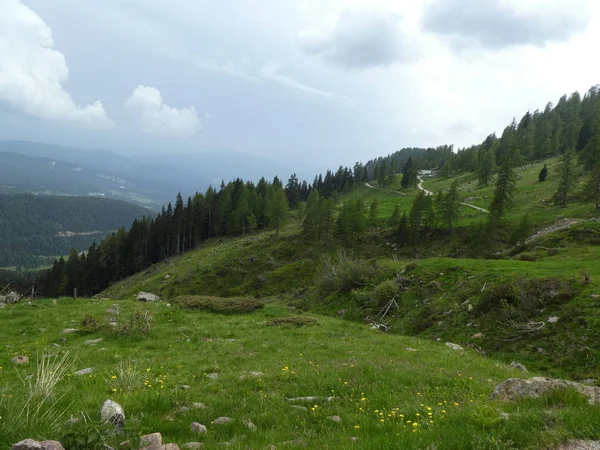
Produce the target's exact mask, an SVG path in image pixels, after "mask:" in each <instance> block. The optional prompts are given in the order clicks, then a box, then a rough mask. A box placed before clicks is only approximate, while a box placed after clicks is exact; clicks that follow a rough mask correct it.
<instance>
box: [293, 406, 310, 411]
mask: <svg viewBox="0 0 600 450" xmlns="http://www.w3.org/2000/svg"><path fill="white" fill-rule="evenodd" d="M290 408H292V409H295V410H297V411H308V408H307V407H306V406H300V405H290Z"/></svg>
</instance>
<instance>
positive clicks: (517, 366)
mask: <svg viewBox="0 0 600 450" xmlns="http://www.w3.org/2000/svg"><path fill="white" fill-rule="evenodd" d="M508 367H512V368H513V369H518V370H522V371H523V372H527V369H526V368H525V366H524V365H523V364H521V363H519V362H515V361H513V362H511V363H510V364H509V365H508Z"/></svg>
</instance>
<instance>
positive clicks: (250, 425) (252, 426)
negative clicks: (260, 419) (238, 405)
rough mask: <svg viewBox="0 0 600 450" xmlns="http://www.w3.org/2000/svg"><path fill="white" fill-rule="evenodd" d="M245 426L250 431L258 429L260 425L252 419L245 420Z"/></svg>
mask: <svg viewBox="0 0 600 450" xmlns="http://www.w3.org/2000/svg"><path fill="white" fill-rule="evenodd" d="M244 426H245V427H246V428H248V429H249V430H250V431H256V430H257V429H258V427H257V426H256V425H255V424H254V422H252V421H251V420H250V419H246V420H244Z"/></svg>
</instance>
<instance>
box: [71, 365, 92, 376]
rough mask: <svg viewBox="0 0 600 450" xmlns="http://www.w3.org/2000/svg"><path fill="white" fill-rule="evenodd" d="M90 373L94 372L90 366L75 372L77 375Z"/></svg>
mask: <svg viewBox="0 0 600 450" xmlns="http://www.w3.org/2000/svg"><path fill="white" fill-rule="evenodd" d="M90 373H94V369H92V368H91V367H88V368H87V369H81V370H78V371H77V372H75V375H78V376H81V375H89V374H90Z"/></svg>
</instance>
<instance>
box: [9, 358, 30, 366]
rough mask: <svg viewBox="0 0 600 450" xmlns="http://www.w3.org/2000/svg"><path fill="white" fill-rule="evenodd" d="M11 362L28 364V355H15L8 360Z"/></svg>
mask: <svg viewBox="0 0 600 450" xmlns="http://www.w3.org/2000/svg"><path fill="white" fill-rule="evenodd" d="M10 362H11V363H13V364H18V365H20V364H29V356H15V357H14V358H13V359H11V360H10Z"/></svg>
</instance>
